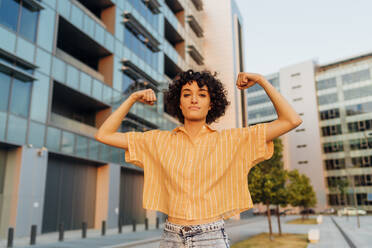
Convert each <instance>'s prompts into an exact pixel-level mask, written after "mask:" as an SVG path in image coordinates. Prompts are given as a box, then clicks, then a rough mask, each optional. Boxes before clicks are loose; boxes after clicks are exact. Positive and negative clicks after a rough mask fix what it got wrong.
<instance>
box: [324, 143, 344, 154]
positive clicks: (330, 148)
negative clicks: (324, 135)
mask: <svg viewBox="0 0 372 248" xmlns="http://www.w3.org/2000/svg"><path fill="white" fill-rule="evenodd" d="M343 150H344V145H343V142H342V141H336V142H328V143H324V144H323V151H324V153H333V152H341V151H343Z"/></svg>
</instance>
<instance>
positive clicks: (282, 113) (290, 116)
mask: <svg viewBox="0 0 372 248" xmlns="http://www.w3.org/2000/svg"><path fill="white" fill-rule="evenodd" d="M257 83H258V84H259V85H261V86H262V88H263V89H264V90H265V91H266V93H267V95H268V96H269V98H270V100H271V102H272V103H273V105H274V108H275V110H276V113H277V114H278V119H279V120H285V121H288V122H290V123H293V124H298V123H301V122H302V120H301V117H300V116H299V115H298V114H297V113H296V111H295V110H294V109H293V108H292V106H291V105H290V104H289V103H288V102H287V100H286V99H285V98H284V97H283V96H282V95H281V94H280V93H279V91H277V90H276V89H275V87H274V86H273V85H271V84H270V83H269V82H268V81H267V80H266V79H262V80H260V81H259V82H257Z"/></svg>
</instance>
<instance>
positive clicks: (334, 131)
mask: <svg viewBox="0 0 372 248" xmlns="http://www.w3.org/2000/svg"><path fill="white" fill-rule="evenodd" d="M338 134H342V131H341V125H340V124H339V125H333V126H326V127H322V135H323V136H330V135H338Z"/></svg>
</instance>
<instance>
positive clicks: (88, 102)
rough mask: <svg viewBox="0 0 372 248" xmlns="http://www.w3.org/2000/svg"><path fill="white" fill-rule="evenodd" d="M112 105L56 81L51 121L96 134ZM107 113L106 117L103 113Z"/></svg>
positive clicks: (91, 134)
mask: <svg viewBox="0 0 372 248" xmlns="http://www.w3.org/2000/svg"><path fill="white" fill-rule="evenodd" d="M110 112H111V108H110V106H108V105H106V104H104V103H102V102H99V101H96V100H95V99H93V98H91V97H89V96H86V95H84V94H82V93H80V92H78V91H75V90H73V89H70V88H69V87H67V86H65V85H63V84H60V83H58V82H56V81H54V84H53V97H52V106H51V113H50V119H49V122H50V123H52V124H54V125H56V126H58V127H60V128H63V129H68V130H70V131H73V132H77V133H84V134H85V135H88V136H94V133H95V132H96V131H97V127H98V126H99V124H100V123H99V121H102V119H104V118H105V117H106V116H107V114H108V113H110ZM103 113H104V114H105V117H103V116H102V114H103Z"/></svg>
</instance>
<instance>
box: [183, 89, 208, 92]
mask: <svg viewBox="0 0 372 248" xmlns="http://www.w3.org/2000/svg"><path fill="white" fill-rule="evenodd" d="M186 90H188V91H191V90H190V89H183V90H182V92H183V91H186ZM199 91H207V92H208V90H206V89H199Z"/></svg>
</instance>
